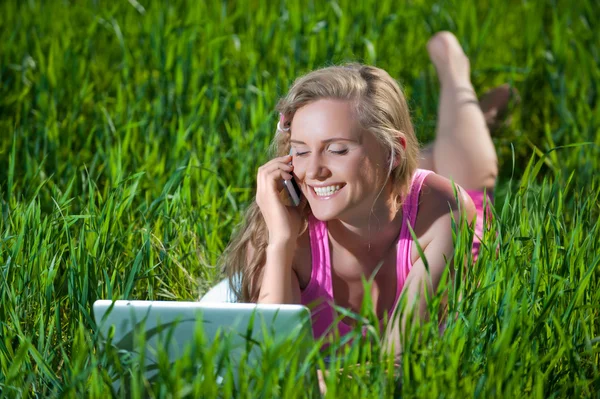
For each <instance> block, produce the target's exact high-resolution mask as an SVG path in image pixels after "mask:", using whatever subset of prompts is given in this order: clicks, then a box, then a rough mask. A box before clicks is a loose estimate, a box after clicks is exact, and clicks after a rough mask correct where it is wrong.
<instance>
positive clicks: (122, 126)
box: [0, 0, 600, 398]
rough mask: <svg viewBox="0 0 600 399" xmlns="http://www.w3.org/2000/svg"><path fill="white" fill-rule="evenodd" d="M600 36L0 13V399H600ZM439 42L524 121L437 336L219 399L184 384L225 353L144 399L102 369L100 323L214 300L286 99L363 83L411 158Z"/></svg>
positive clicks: (433, 23) (452, 20) (132, 5)
mask: <svg viewBox="0 0 600 399" xmlns="http://www.w3.org/2000/svg"><path fill="white" fill-rule="evenodd" d="M598 15H600V10H599V9H598V5H597V4H596V2H595V1H592V0H584V1H579V2H561V1H554V2H546V1H541V0H540V1H529V2H517V3H514V2H491V1H490V2H488V1H483V2H475V1H471V0H469V1H460V2H454V1H438V2H433V1H413V2H392V1H378V2H373V1H367V2H350V1H327V2H318V1H315V2H303V1H287V2H280V3H271V2H267V1H264V0H261V1H240V2H232V3H231V4H227V3H226V2H221V3H219V4H217V3H215V2H202V1H199V2H192V1H184V2H174V3H164V2H143V1H139V2H138V1H120V2H89V3H82V2H76V3H75V4H70V3H68V2H35V1H24V2H13V1H5V2H0V27H1V28H0V43H2V45H1V46H0V206H1V213H2V217H0V235H1V238H0V392H1V393H2V395H4V396H7V397H37V396H61V395H64V396H67V397H80V396H82V395H83V396H92V397H105V396H106V395H107V394H108V393H109V391H110V389H111V379H112V378H130V377H131V381H132V391H131V392H132V394H133V396H143V395H142V394H143V393H144V392H145V393H146V394H148V395H149V396H151V397H169V396H171V395H172V396H174V397H179V396H191V397H198V396H203V397H219V396H220V397H228V396H232V395H235V396H240V397H258V396H282V397H286V398H287V397H305V396H311V393H310V392H309V390H308V389H307V388H306V387H305V386H302V384H299V383H298V381H300V374H301V373H300V371H299V370H303V371H304V370H314V369H317V368H320V369H322V370H329V371H330V373H329V374H328V377H327V381H328V392H329V394H328V395H329V397H339V396H345V397H387V396H403V397H405V396H406V397H412V396H418V397H427V398H429V397H436V396H438V397H442V396H443V397H466V396H476V397H518V396H531V397H542V398H548V397H582V396H584V397H585V396H594V395H597V392H599V391H600V372H599V370H598V367H599V366H598V365H599V364H600V321H599V317H600V315H599V312H600V279H599V263H600V248H599V242H600V232H599V229H600V226H599V223H598V216H599V213H600V208H599V207H598V203H599V200H600V198H599V197H600V180H599V179H598V175H597V171H598V170H599V168H600V163H599V161H598V159H599V155H600V154H599V151H598V146H599V145H600V134H599V133H600V109H599V105H598V104H599V102H598V89H597V87H598V82H599V81H600V67H599V65H600V45H599V43H598V37H600V32H599V29H598V24H597V22H596V21H597V19H598ZM442 29H448V30H451V31H453V32H454V33H455V34H456V35H457V36H458V38H459V40H460V41H461V43H463V45H464V47H465V50H466V52H467V53H468V55H469V57H470V59H471V69H472V77H473V81H474V84H475V87H476V89H477V90H478V91H479V92H481V91H484V90H485V89H487V88H490V87H493V86H495V85H497V84H500V83H504V82H510V83H512V84H513V85H515V86H516V87H517V88H518V89H519V91H520V94H521V97H522V103H521V105H520V106H519V108H518V110H517V111H516V113H515V114H514V116H513V121H512V123H511V124H510V126H509V127H508V128H507V129H505V130H504V131H501V132H499V133H498V135H497V137H495V143H496V145H497V149H498V153H499V156H500V162H501V171H502V172H501V179H500V182H499V185H498V188H497V192H496V202H495V206H494V212H495V216H496V217H495V220H494V226H493V227H494V229H493V231H491V232H489V234H488V236H487V238H486V240H485V241H484V243H483V248H482V252H481V255H480V259H479V260H478V262H477V263H476V264H468V267H466V268H465V270H464V271H462V273H463V275H464V278H463V279H462V280H458V281H457V282H455V283H454V285H453V288H452V289H451V296H450V314H451V315H455V317H450V319H449V321H448V326H447V328H446V331H445V333H444V334H443V335H441V336H440V335H439V334H437V333H436V331H437V329H438V326H437V323H436V321H435V320H432V321H431V322H428V323H425V324H424V325H423V326H421V327H417V326H415V328H414V330H412V331H411V332H410V333H407V334H406V336H405V337H404V348H405V353H404V356H403V357H402V359H401V362H400V364H399V366H397V367H396V366H394V363H393V361H392V360H390V361H380V360H379V359H380V346H379V343H378V342H377V340H376V339H372V340H367V341H368V342H365V340H361V339H358V338H359V337H355V338H357V339H355V341H354V343H353V344H352V345H350V349H349V353H347V354H345V355H344V356H343V357H337V356H333V357H332V358H331V363H329V364H328V365H327V364H325V362H324V361H323V359H322V358H321V356H320V355H318V354H317V353H318V351H316V352H315V356H314V357H310V358H308V359H289V356H290V355H289V353H293V352H292V351H293V347H292V346H290V345H292V344H291V343H290V344H288V345H287V346H286V344H282V345H281V346H278V347H274V348H271V349H270V350H272V352H270V354H269V359H271V360H269V362H265V365H264V368H262V369H253V370H248V373H246V374H244V375H245V376H246V377H245V378H246V380H245V381H246V383H243V384H241V388H239V389H238V390H237V391H234V387H233V386H232V385H231V384H229V383H226V384H225V385H217V384H216V382H215V379H213V378H212V376H213V375H212V374H211V375H204V374H203V373H199V372H198V371H197V370H198V369H197V367H198V365H202V364H208V363H209V362H210V360H211V359H214V358H216V357H218V356H222V355H223V354H226V353H227V347H226V345H222V346H220V347H205V348H203V350H198V351H195V352H193V353H192V355H191V356H190V357H188V358H186V359H184V360H182V361H181V363H180V364H177V365H175V366H173V367H168V366H165V365H163V368H162V370H163V372H162V373H161V374H160V377H159V380H158V382H157V383H155V384H154V385H149V384H146V383H145V382H144V381H143V379H142V378H141V376H142V374H141V373H140V372H139V369H136V366H135V365H134V366H133V367H125V366H123V365H121V363H120V360H119V358H118V357H116V356H115V354H114V353H112V354H111V352H110V351H102V350H100V346H99V342H98V337H97V331H96V326H95V324H94V321H93V317H92V314H91V305H92V303H93V302H94V301H95V300H96V299H100V298H113V299H117V298H129V299H156V300H195V299H197V298H199V296H200V295H201V294H202V293H203V292H205V291H206V289H207V288H208V287H209V286H210V285H212V284H213V283H214V282H215V281H217V279H219V278H220V276H221V275H220V270H217V269H216V268H215V266H214V265H215V264H216V263H217V259H218V257H219V255H220V253H221V252H222V250H223V248H224V246H225V245H226V243H227V241H228V239H229V236H230V234H231V232H232V230H233V229H234V228H235V226H236V224H237V223H238V222H239V221H240V216H241V212H242V211H243V209H244V208H245V206H246V205H247V204H248V203H249V201H250V200H251V199H252V195H253V188H254V186H255V174H256V169H257V167H258V166H259V165H260V164H262V163H264V162H265V161H266V160H267V159H268V154H267V153H266V149H267V147H268V143H269V141H270V140H271V138H272V136H273V134H274V131H275V124H276V118H277V116H276V114H275V112H274V107H275V104H276V102H277V99H278V98H279V96H281V95H283V94H284V93H285V91H286V89H287V87H289V85H290V84H291V83H292V81H293V79H294V78H295V77H297V76H298V75H300V74H302V73H304V72H306V71H309V70H311V69H313V68H316V67H319V66H323V65H327V64H331V63H340V62H345V61H362V62H366V63H375V64H376V65H378V66H380V67H383V68H385V69H386V70H388V71H389V72H390V74H391V75H392V76H394V77H396V78H397V79H398V80H399V81H400V82H401V83H402V85H403V87H404V89H405V91H406V93H407V95H408V97H409V101H410V104H411V110H412V114H413V117H414V121H415V126H416V130H417V134H418V136H419V139H420V140H421V141H422V142H426V141H427V140H429V139H430V138H431V137H432V135H433V132H434V127H435V115H436V107H437V95H438V83H437V77H436V76H435V71H434V69H433V67H432V66H431V65H430V63H429V61H428V59H427V54H426V51H425V43H426V41H427V39H428V37H430V36H431V34H432V33H434V32H436V31H438V30H442ZM467 241H468V239H467V237H461V238H460V239H459V247H460V248H462V250H459V253H461V254H466V253H468V248H467V243H466V242H467ZM436 301H439V297H435V298H433V300H432V306H433V304H434V303H436ZM366 313H367V315H366V320H373V317H371V318H369V316H368V312H366ZM198 334H200V333H198ZM369 337H371V335H369ZM199 339H200V338H199V336H198V337H196V341H195V342H200V341H198V340H199ZM356 364H359V366H356ZM340 370H342V371H340ZM294 373H295V374H294ZM290 375H296V376H297V378H296V377H294V378H290ZM138 394H139V395H138Z"/></svg>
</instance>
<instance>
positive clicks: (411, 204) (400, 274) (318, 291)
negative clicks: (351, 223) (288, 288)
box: [301, 169, 432, 339]
mask: <svg viewBox="0 0 600 399" xmlns="http://www.w3.org/2000/svg"><path fill="white" fill-rule="evenodd" d="M430 173H432V172H431V171H428V170H422V169H418V170H417V171H416V172H415V175H414V176H413V180H412V183H411V188H410V191H409V194H408V197H407V198H406V200H405V201H404V204H403V205H402V217H403V218H404V219H403V223H402V228H401V230H400V235H399V237H398V248H397V249H398V250H397V255H396V276H397V279H398V283H397V285H396V287H397V288H396V299H395V301H394V305H393V306H392V307H391V308H390V309H388V316H389V317H388V318H391V316H392V312H393V310H394V308H395V307H396V302H397V301H398V298H399V297H400V293H401V292H402V287H403V286H404V282H405V281H406V277H407V276H408V273H409V272H410V269H411V267H412V262H411V256H410V254H411V247H412V237H411V234H410V231H409V229H408V225H409V224H410V225H411V227H413V228H414V222H415V220H416V217H417V211H418V208H419V193H420V192H421V187H422V185H423V181H424V180H425V177H427V175H429V174H430ZM308 228H309V234H310V247H311V252H312V272H311V277H310V281H309V283H308V285H307V286H306V288H305V289H304V290H303V291H302V294H301V303H302V304H303V305H306V306H308V307H309V308H310V309H311V317H312V327H313V335H314V337H315V338H317V339H318V338H320V337H322V336H324V335H326V334H331V333H333V330H332V328H331V327H334V322H335V320H336V319H338V320H339V319H341V318H342V316H338V315H337V314H336V311H335V309H334V308H333V307H332V304H333V303H334V300H333V286H332V283H331V256H330V253H329V235H328V231H327V223H326V222H322V221H320V220H318V219H316V218H315V217H314V216H312V215H310V216H309V219H308ZM337 330H338V331H339V334H340V336H343V335H345V334H347V333H348V332H350V331H351V330H352V327H350V326H348V325H347V324H345V323H344V322H342V321H339V322H338V323H337Z"/></svg>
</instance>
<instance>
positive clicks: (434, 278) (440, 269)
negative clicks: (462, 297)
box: [385, 175, 475, 357]
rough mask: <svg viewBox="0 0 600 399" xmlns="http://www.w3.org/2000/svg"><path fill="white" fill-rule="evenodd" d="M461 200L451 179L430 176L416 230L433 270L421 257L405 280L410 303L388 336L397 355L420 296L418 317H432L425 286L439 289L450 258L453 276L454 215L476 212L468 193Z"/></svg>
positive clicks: (458, 217)
mask: <svg viewBox="0 0 600 399" xmlns="http://www.w3.org/2000/svg"><path fill="white" fill-rule="evenodd" d="M463 193H464V190H463ZM458 200H459V202H460V205H459V202H457V201H456V199H455V198H454V194H453V188H452V185H451V183H450V182H449V181H448V180H447V179H445V178H443V177H441V176H439V175H430V176H428V177H427V179H426V181H425V184H424V186H423V191H422V194H421V202H420V205H419V215H418V216H417V222H416V224H415V231H416V233H417V235H418V237H419V244H420V245H421V247H422V248H423V253H424V255H425V258H426V259H427V263H428V265H429V273H428V272H427V269H426V267H425V262H424V260H423V259H422V258H421V257H419V259H417V260H416V262H415V263H414V264H413V266H412V268H411V270H410V273H409V274H408V277H407V279H406V282H405V283H404V287H403V294H404V295H406V297H407V306H406V308H405V311H404V313H403V314H400V315H397V316H396V317H397V319H396V320H394V321H393V322H390V323H389V325H388V329H387V331H386V337H385V339H386V343H385V345H386V348H387V349H388V351H389V352H391V351H392V350H393V353H394V355H395V356H396V357H399V356H400V354H401V344H400V342H401V341H400V336H401V334H403V333H404V330H405V328H406V324H407V321H408V317H409V314H410V310H411V309H412V307H413V305H414V304H415V303H416V301H417V300H418V301H419V302H418V304H417V305H416V308H415V314H414V316H415V319H417V320H422V321H424V320H427V319H428V317H429V314H428V311H427V298H426V295H425V289H427V292H428V294H429V296H432V295H433V294H434V293H435V291H437V288H438V285H439V282H440V280H441V278H442V275H443V273H444V271H445V269H446V266H447V263H448V262H447V260H450V262H449V265H450V272H451V276H450V277H453V267H452V259H453V257H454V243H453V240H452V218H453V217H454V220H455V221H456V222H457V223H459V221H460V220H461V216H462V217H464V216H463V213H466V217H467V220H469V221H470V220H472V219H473V217H474V215H475V206H474V205H473V201H472V200H471V198H470V197H469V196H468V195H466V193H465V194H464V195H459V199H458ZM398 311H399V309H398V308H396V309H395V311H394V314H396V312H398Z"/></svg>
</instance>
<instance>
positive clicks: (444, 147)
mask: <svg viewBox="0 0 600 399" xmlns="http://www.w3.org/2000/svg"><path fill="white" fill-rule="evenodd" d="M427 50H428V51H429V56H430V58H431V60H432V62H433V63H434V65H435V67H436V70H437V72H438V77H439V79H440V85H441V93H440V105H439V111H438V122H437V130H436V138H435V140H434V142H433V143H432V144H431V147H426V148H425V149H424V151H423V159H422V161H421V163H420V165H419V166H420V167H421V168H425V169H432V170H434V171H435V172H436V173H438V174H441V175H442V176H445V177H448V178H450V179H453V180H454V181H455V182H456V183H458V184H460V185H461V186H462V187H463V188H465V189H467V190H482V189H484V188H486V189H488V190H493V188H494V186H495V184H496V176H497V174H498V159H497V157H496V149H495V148H494V143H493V142H492V139H491V137H490V132H489V130H488V127H487V124H486V119H485V117H484V115H483V113H482V112H481V108H480V107H479V103H478V101H477V97H476V95H475V91H474V89H473V85H472V84H471V78H470V74H471V71H470V65H469V59H468V58H467V56H466V55H465V54H464V52H463V50H462V48H461V47H460V44H459V43H458V40H457V39H456V37H454V35H452V34H451V33H449V32H440V33H437V34H436V35H435V36H433V38H431V39H430V40H429V43H427Z"/></svg>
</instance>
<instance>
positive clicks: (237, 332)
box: [94, 300, 314, 390]
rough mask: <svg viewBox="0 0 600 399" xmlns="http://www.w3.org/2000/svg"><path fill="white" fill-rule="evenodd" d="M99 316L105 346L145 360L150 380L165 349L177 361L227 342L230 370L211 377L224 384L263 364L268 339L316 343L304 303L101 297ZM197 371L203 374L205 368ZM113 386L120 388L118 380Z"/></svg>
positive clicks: (299, 346)
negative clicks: (114, 299) (140, 342)
mask: <svg viewBox="0 0 600 399" xmlns="http://www.w3.org/2000/svg"><path fill="white" fill-rule="evenodd" d="M94 319H95V321H96V324H97V326H98V331H99V333H100V335H101V338H100V339H101V340H102V342H103V345H106V344H108V345H111V346H112V347H114V348H116V349H117V350H118V351H119V353H120V354H125V355H126V356H134V357H135V356H138V358H137V359H144V370H145V371H144V376H145V378H146V379H148V381H150V382H152V381H153V380H154V377H156V375H157V374H158V371H157V369H158V366H159V363H160V360H159V359H162V361H163V363H164V360H165V354H167V356H168V361H169V362H171V364H172V362H175V361H176V360H177V359H180V358H181V357H182V356H186V355H187V356H189V355H190V351H194V350H195V351H202V350H206V351H207V352H208V351H210V350H214V348H215V346H218V345H225V346H224V347H225V348H227V350H226V351H224V352H226V353H227V356H228V361H227V362H226V363H227V364H228V365H229V369H230V370H229V371H227V370H219V369H218V366H215V367H216V368H214V369H213V371H214V372H215V373H216V375H213V376H207V377H208V378H215V379H216V381H217V383H219V384H220V383H222V382H223V378H228V377H227V376H230V377H231V376H233V379H234V380H236V381H233V383H234V384H235V385H237V380H238V376H237V375H236V370H237V369H241V370H244V369H245V370H252V368H253V367H259V368H260V367H261V362H262V357H263V354H262V350H263V349H264V348H265V347H266V346H265V345H266V344H269V345H278V344H282V345H283V346H284V347H286V346H285V345H287V348H290V347H293V348H294V351H298V352H295V353H296V354H298V355H299V356H303V355H304V354H306V355H308V352H309V351H311V350H312V349H313V348H314V341H313V336H312V329H311V324H310V312H309V310H308V308H306V307H304V306H301V305H256V304H242V303H199V302H171V301H126V300H118V301H114V302H113V301H110V300H100V301H96V302H95V303H94ZM198 329H200V330H201V331H203V339H200V341H201V346H202V347H199V345H198V340H199V339H198ZM140 332H143V336H144V337H145V341H144V346H143V348H144V349H145V350H144V351H143V352H144V353H143V354H141V353H140V351H141V350H140V349H139V348H140V345H139V336H140V335H139V333H140ZM290 340H291V342H293V346H292V345H289V343H290ZM186 351H187V352H186ZM140 355H143V357H140ZM196 355H197V353H196ZM161 356H162V358H161ZM130 359H131V358H130ZM222 360H223V359H221V362H222ZM134 361H135V360H134ZM215 361H216V360H215ZM240 362H243V363H244V364H243V365H241V364H240ZM240 366H243V367H240ZM244 367H245V368H244ZM306 372H307V373H309V374H312V371H308V370H307V371H306ZM198 373H199V376H201V374H202V370H198ZM309 378H310V379H311V380H312V377H309ZM113 387H114V388H115V389H117V390H118V389H119V382H118V381H116V382H115V383H114V384H113Z"/></svg>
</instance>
